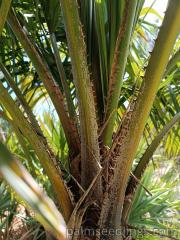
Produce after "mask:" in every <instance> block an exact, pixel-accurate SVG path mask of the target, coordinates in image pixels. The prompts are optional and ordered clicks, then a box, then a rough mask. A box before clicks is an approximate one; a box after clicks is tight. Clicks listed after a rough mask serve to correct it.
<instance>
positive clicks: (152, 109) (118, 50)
mask: <svg viewBox="0 0 180 240" xmlns="http://www.w3.org/2000/svg"><path fill="white" fill-rule="evenodd" d="M143 4H144V0H140V1H137V0H132V1H128V0H121V1H114V0H113V1H105V0H101V1H100V0H89V1H85V0H78V1H77V0H60V1H58V0H52V1H48V0H46V1H45V0H44V1H43V0H36V1H35V0H34V1H31V3H30V2H29V1H23V3H22V2H21V1H11V0H6V1H5V0H2V1H1V8H0V13H1V18H0V33H1V50H0V51H1V59H0V69H1V71H2V74H3V77H2V79H1V81H0V104H1V116H2V117H3V118H4V119H5V120H6V121H8V122H9V124H10V125H11V127H12V129H13V131H14V132H15V134H16V137H17V139H18V141H19V144H20V145H21V148H22V149H23V152H24V154H25V158H26V159H27V160H28V164H27V166H28V167H29V172H30V173H31V174H32V175H33V176H34V178H35V179H36V177H37V176H35V175H36V174H35V171H34V170H33V161H35V160H33V159H38V161H39V163H40V165H41V166H42V168H43V169H44V171H45V173H46V174H47V176H48V179H49V181H50V183H51V187H52V190H53V192H54V197H53V198H54V203H55V204H56V206H57V208H58V209H59V211H60V212H61V214H62V216H61V215H60V214H59V211H58V210H57V209H56V207H55V206H54V205H53V207H52V208H53V211H52V215H53V214H54V215H53V217H52V216H51V217H52V219H56V223H57V222H58V221H60V222H61V223H62V225H63V231H60V227H59V225H58V223H57V227H55V230H54V234H55V235H56V237H57V238H58V239H64V234H65V233H64V228H65V225H67V228H68V229H69V230H74V234H72V236H71V237H72V239H77V236H76V234H75V232H76V231H75V230H78V229H81V228H82V229H84V230H86V229H93V232H96V233H97V234H96V236H95V235H94V234H92V235H93V236H92V235H91V234H90V232H88V236H87V237H88V239H95V238H97V239H99V238H100V239H113V240H115V239H127V237H128V233H127V235H126V234H125V236H122V235H121V236H120V235H119V234H115V230H120V232H121V233H123V229H128V219H129V215H130V212H131V207H132V201H133V199H134V196H135V193H136V190H137V185H139V183H140V181H141V177H142V176H143V173H144V171H145V169H146V167H147V165H148V163H149V161H150V159H151V158H152V156H153V153H154V151H155V150H156V149H157V147H158V145H159V143H160V142H161V141H162V139H163V138H164V136H166V134H167V133H168V132H170V134H171V135H172V136H171V139H174V144H173V145H172V146H171V147H170V146H166V151H167V153H168V154H169V155H177V154H178V130H177V129H175V128H173V126H174V125H175V123H177V122H178V121H179V118H180V114H179V105H178V101H177V96H178V90H177V89H176V84H177V81H178V76H179V69H178V65H177V62H178V61H179V60H180V52H179V39H178V34H179V31H180V28H179V22H180V2H179V0H171V1H169V3H168V7H167V11H166V12H165V16H164V19H163V23H162V26H161V27H160V29H159V31H158V27H157V26H156V25H155V24H151V23H149V22H147V21H146V18H145V17H146V15H147V14H148V12H149V11H150V12H151V8H149V9H144V8H143ZM144 12H145V13H144ZM157 32H158V33H157ZM149 35H150V36H151V37H154V38H155V37H156V40H153V39H151V43H152V41H153V45H154V46H153V50H152V52H151V53H150V52H148V51H149V45H148V43H149V41H148V40H147V38H148V36H149ZM142 45H144V48H143V47H142ZM45 98H48V99H49V101H50V105H51V106H53V107H54V109H55V111H56V113H57V116H56V120H57V119H58V120H60V122H61V126H62V129H63V133H62V138H63V135H64V138H65V143H67V146H68V156H66V158H64V157H63V154H62V152H63V149H61V147H60V148H59V149H55V148H53V144H52V142H50V141H49V140H48V134H47V131H45V125H44V126H43V124H42V123H40V121H38V119H37V117H36V115H35V114H34V111H33V110H34V109H35V107H34V106H35V105H36V104H37V103H38V102H39V101H42V99H45ZM49 117H50V116H49ZM50 118H51V117H50ZM44 124H45V123H44ZM172 128H173V129H174V130H171V129H172ZM170 130H171V131H170ZM58 134H59V133H58ZM142 142H144V144H145V146H148V147H147V149H144V152H143V155H142V156H141V157H140V158H137V152H138V149H139V148H138V146H139V147H140V145H141V143H142ZM27 146H28V147H27ZM1 149H2V155H1V157H0V167H1V173H2V176H3V177H4V178H5V179H6V181H8V182H9V183H10V185H11V186H12V187H13V188H15V190H16V191H18V189H17V186H15V184H13V181H14V179H15V175H14V177H13V172H14V174H15V173H16V177H17V178H18V176H19V177H20V179H21V180H23V181H25V182H26V184H28V186H29V188H28V189H29V191H30V189H31V190H32V189H33V191H34V192H35V193H36V194H37V195H38V190H37V189H36V190H35V189H34V187H33V186H34V185H35V183H34V180H33V179H32V180H31V181H33V184H34V185H33V184H32V183H31V181H28V180H26V174H27V173H25V172H26V170H25V169H24V168H22V166H21V165H20V163H19V162H17V160H14V158H13V157H12V155H11V154H10V153H9V152H8V151H7V150H6V149H4V146H3V145H1ZM32 151H33V155H32V154H31V153H32ZM64 151H66V150H64ZM60 152H61V155H60ZM63 158H64V159H66V160H65V162H66V163H65V165H66V166H65V167H64V165H63V164H62V163H63V162H64V159H63ZM5 159H6V161H4V160H5ZM7 159H9V160H7ZM135 159H136V160H138V161H136V163H135V162H134V160H135ZM6 168H7V169H11V171H10V170H9V171H10V172H9V173H11V174H12V177H10V178H9V175H8V170H7V171H5V170H4V169H6ZM21 168H22V172H21V171H20V169H21ZM131 171H133V172H131ZM28 176H29V175H28ZM30 178H31V177H30V176H29V179H30ZM27 179H28V178H27ZM19 181H20V180H19ZM25 182H24V183H25ZM19 183H20V182H19ZM18 194H19V195H21V196H22V197H23V198H24V199H25V201H26V202H27V203H28V204H30V205H31V207H33V209H34V210H35V211H38V212H39V215H38V216H40V217H38V219H39V221H41V223H42V224H43V225H44V226H45V227H47V228H48V229H50V230H51V231H53V230H52V229H53V226H52V225H53V223H52V222H51V221H50V220H49V221H48V219H47V217H46V216H44V215H45V214H43V211H42V210H41V209H40V207H38V206H37V204H35V203H34V200H33V199H32V198H29V197H28V196H27V192H23V190H22V191H18ZM38 199H39V201H42V203H43V204H44V206H46V207H47V209H49V208H50V206H51V203H49V199H48V198H47V197H45V196H44V194H43V193H41V194H39V195H38ZM43 199H44V200H43ZM127 199H128V200H127ZM49 214H50V213H49ZM62 217H63V219H64V220H63V219H62ZM54 221H55V220H54ZM65 223H66V224H65ZM104 229H105V230H106V231H105V232H104V231H103V230H104ZM98 230H99V231H98ZM101 230H102V231H101ZM110 230H113V234H111V233H110ZM127 232H128V231H127ZM107 233H108V234H107ZM78 237H80V236H78ZM80 239H85V236H83V234H81V238H80ZM128 239H129V238H128Z"/></svg>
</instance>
